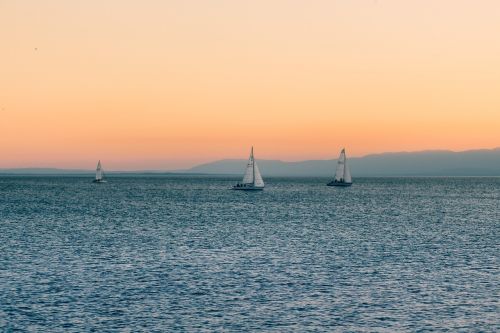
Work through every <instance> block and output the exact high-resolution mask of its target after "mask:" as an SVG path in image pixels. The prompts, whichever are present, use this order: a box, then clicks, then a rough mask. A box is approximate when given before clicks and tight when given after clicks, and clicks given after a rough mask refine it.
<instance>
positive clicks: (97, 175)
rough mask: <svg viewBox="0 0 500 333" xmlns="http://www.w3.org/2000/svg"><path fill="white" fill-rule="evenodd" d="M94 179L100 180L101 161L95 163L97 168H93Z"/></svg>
mask: <svg viewBox="0 0 500 333" xmlns="http://www.w3.org/2000/svg"><path fill="white" fill-rule="evenodd" d="M95 180H102V167H101V161H99V162H98V163H97V169H96V170H95Z"/></svg>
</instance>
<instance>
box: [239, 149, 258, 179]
mask: <svg viewBox="0 0 500 333" xmlns="http://www.w3.org/2000/svg"><path fill="white" fill-rule="evenodd" d="M254 164H255V161H254V159H253V147H252V151H251V152H250V158H249V159H248V163H247V168H246V170H245V175H244V176H243V180H242V181H241V182H242V183H243V184H253V182H254Z"/></svg>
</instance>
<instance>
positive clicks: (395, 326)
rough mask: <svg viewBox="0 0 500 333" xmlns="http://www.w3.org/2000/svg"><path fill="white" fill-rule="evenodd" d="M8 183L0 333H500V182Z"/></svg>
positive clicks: (2, 203)
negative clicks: (259, 188) (258, 188)
mask: <svg viewBox="0 0 500 333" xmlns="http://www.w3.org/2000/svg"><path fill="white" fill-rule="evenodd" d="M234 181H235V179H230V178H210V177H201V176H200V177H180V176H178V177H174V176H169V177H167V176H164V177H161V176H157V177H153V176H143V177H140V176H136V177H125V176H123V177H111V178H109V182H108V183H107V184H92V183H91V182H90V181H89V179H88V178H85V177H5V176H4V177H1V178H0V227H1V230H0V231H1V232H0V331H10V330H12V331H15V330H17V329H19V330H23V331H51V332H77V331H95V332H107V331H132V332H136V331H144V332H153V331H157V332H161V331H177V332H182V331H227V332H242V331H266V332H273V331H274V332H283V331H284V332H288V331H296V332H307V331H310V332H327V331H328V332H329V331H342V332H343V331H354V332H357V331H361V332H364V331H376V332H381V331H382V332H386V331H387V332H389V331H422V332H425V331H433V330H435V331H451V332H454V331H478V332H480V331H481V332H484V331H491V332H493V331H499V330H500V319H499V317H500V314H499V297H500V282H499V281H500V270H499V264H500V259H499V253H500V251H499V250H500V178H407V179H403V178H394V179H391V178H385V179H382V178H379V179H377V178H365V179H357V180H356V183H355V184H354V185H353V186H352V187H350V188H333V187H327V186H324V184H325V183H326V181H327V179H320V178H317V179H314V178H311V179H284V178H283V179H281V178H271V179H267V185H268V187H267V188H266V190H265V191H264V192H262V193H245V192H240V191H231V190H228V188H229V187H230V186H231V185H232V184H233V183H234Z"/></svg>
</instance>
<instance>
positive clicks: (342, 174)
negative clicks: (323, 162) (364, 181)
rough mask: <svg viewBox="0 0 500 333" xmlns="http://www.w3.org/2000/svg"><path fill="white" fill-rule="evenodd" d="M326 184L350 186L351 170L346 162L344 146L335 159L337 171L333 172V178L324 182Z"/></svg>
mask: <svg viewBox="0 0 500 333" xmlns="http://www.w3.org/2000/svg"><path fill="white" fill-rule="evenodd" d="M326 185H328V186H351V185H352V179H351V170H350V169H349V165H348V164H347V157H346V156H345V148H344V149H342V151H341V152H340V156H339V159H338V161H337V171H336V172H335V179H334V180H332V181H331V182H329V183H328V184H326Z"/></svg>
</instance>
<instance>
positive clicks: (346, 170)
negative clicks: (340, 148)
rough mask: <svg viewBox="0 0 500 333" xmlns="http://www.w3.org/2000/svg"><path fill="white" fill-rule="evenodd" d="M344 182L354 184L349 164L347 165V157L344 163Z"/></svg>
mask: <svg viewBox="0 0 500 333" xmlns="http://www.w3.org/2000/svg"><path fill="white" fill-rule="evenodd" d="M344 156H345V155H344ZM344 181H345V182H346V183H352V178H351V170H350V169H349V163H347V157H346V158H345V163H344Z"/></svg>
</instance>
